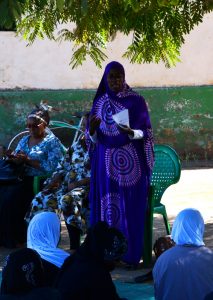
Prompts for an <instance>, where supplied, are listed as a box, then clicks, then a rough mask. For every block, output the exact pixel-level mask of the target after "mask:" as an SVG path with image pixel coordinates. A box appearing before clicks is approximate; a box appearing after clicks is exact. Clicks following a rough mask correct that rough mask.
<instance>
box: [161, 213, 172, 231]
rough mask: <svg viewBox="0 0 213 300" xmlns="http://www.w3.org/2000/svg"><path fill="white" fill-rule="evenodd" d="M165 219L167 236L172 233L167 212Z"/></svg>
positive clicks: (164, 215)
mask: <svg viewBox="0 0 213 300" xmlns="http://www.w3.org/2000/svg"><path fill="white" fill-rule="evenodd" d="M163 219H164V224H165V226H166V232H167V234H170V233H171V229H170V225H169V222H168V217H167V213H166V210H165V212H164V214H163Z"/></svg>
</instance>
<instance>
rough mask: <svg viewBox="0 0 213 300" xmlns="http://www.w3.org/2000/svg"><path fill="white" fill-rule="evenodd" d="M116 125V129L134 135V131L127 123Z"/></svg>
mask: <svg viewBox="0 0 213 300" xmlns="http://www.w3.org/2000/svg"><path fill="white" fill-rule="evenodd" d="M117 127H118V130H119V131H120V132H121V133H126V134H128V135H131V136H134V131H133V130H132V129H131V128H130V127H129V126H127V125H123V124H121V125H119V124H118V125H117Z"/></svg>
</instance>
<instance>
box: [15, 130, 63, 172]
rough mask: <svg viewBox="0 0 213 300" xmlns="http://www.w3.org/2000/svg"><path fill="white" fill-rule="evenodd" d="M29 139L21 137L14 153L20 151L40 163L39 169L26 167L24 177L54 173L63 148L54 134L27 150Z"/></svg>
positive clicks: (48, 135)
mask: <svg viewBox="0 0 213 300" xmlns="http://www.w3.org/2000/svg"><path fill="white" fill-rule="evenodd" d="M29 138H30V136H29V135H27V136H25V137H23V138H22V139H21V140H20V142H19V143H18V146H17V147H16V150H15V152H16V153H17V152H19V151H22V152H24V153H25V154H26V155H27V156H28V157H29V158H30V159H34V160H38V161H39V162H40V169H35V168H32V167H30V166H26V168H25V175H26V176H38V175H45V174H49V173H52V172H54V171H55V169H56V167H57V165H58V162H59V161H60V159H61V158H62V157H63V150H64V146H63V145H62V144H61V142H60V141H59V139H58V138H57V137H56V136H55V135H54V134H52V133H49V134H47V135H46V136H45V137H44V139H43V140H42V141H41V142H40V143H39V144H37V145H35V146H33V147H31V148H29V146H28V141H29Z"/></svg>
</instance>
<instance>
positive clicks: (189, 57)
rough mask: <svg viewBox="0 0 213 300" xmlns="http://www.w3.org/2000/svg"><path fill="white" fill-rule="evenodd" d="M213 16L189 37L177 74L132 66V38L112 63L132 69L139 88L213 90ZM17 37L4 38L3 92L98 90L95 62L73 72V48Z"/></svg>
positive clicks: (113, 53) (0, 51) (111, 53)
mask: <svg viewBox="0 0 213 300" xmlns="http://www.w3.org/2000/svg"><path fill="white" fill-rule="evenodd" d="M212 28H213V13H211V14H208V15H206V16H205V18H204V21H203V23H202V24H200V25H199V26H197V27H196V28H195V29H194V30H193V31H192V32H191V33H190V35H188V36H186V39H185V44H184V46H183V47H182V51H181V63H178V64H177V66H176V67H174V68H172V69H166V68H165V67H164V65H163V64H158V65H156V64H143V65H136V64H134V65H132V64H130V63H129V62H128V61H127V60H125V59H123V58H122V54H123V53H124V51H125V49H126V48H127V46H128V44H129V41H130V39H131V37H125V36H123V35H121V34H118V35H117V38H116V39H115V41H113V42H112V43H110V44H109V45H108V49H107V55H108V57H109V59H108V60H107V61H106V62H105V63H104V64H103V67H105V65H106V64H107V63H108V62H109V61H111V60H118V61H120V62H121V63H123V65H124V67H125V69H126V80H127V82H128V84H129V85H130V86H132V87H133V86H134V87H163V86H164V87H169V86H182V85H212V84H213V34H212ZM26 45H27V42H26V41H23V40H22V39H21V38H20V37H16V36H15V34H14V33H13V32H0V89H15V88H21V89H89V88H96V87H97V86H98V83H99V81H100V79H101V76H102V73H103V70H100V69H98V68H97V67H96V66H95V64H94V63H93V62H92V61H87V62H86V63H84V64H83V66H82V67H79V68H78V69H75V70H72V69H71V67H70V66H69V60H70V58H71V55H72V53H71V51H72V45H71V44H70V43H67V42H64V43H61V44H58V43H56V42H52V41H49V40H44V41H41V40H37V41H36V42H35V43H34V44H33V45H32V46H29V47H26Z"/></svg>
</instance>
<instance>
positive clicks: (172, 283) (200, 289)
mask: <svg viewBox="0 0 213 300" xmlns="http://www.w3.org/2000/svg"><path fill="white" fill-rule="evenodd" d="M203 234H204V220H203V217H202V215H201V214H200V212H199V211H198V210H196V209H192V208H188V209H184V210H182V211H181V212H180V213H179V214H178V215H177V217H176V219H175V221H174V224H173V228H172V234H171V235H172V239H173V240H174V242H175V243H176V245H175V246H174V247H172V248H170V249H169V250H167V251H165V252H164V253H163V254H162V255H161V256H160V257H159V258H158V260H157V261H156V264H155V266H154V269H153V277H154V287H155V299H157V300H171V299H172V300H179V299H181V300H202V299H204V297H205V296H206V295H207V294H208V293H209V292H210V291H212V290H213V252H212V251H211V250H210V249H209V248H207V247H205V244H204V242H203Z"/></svg>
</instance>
